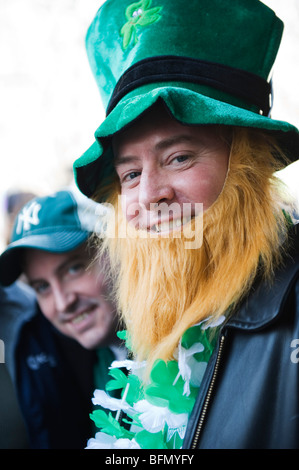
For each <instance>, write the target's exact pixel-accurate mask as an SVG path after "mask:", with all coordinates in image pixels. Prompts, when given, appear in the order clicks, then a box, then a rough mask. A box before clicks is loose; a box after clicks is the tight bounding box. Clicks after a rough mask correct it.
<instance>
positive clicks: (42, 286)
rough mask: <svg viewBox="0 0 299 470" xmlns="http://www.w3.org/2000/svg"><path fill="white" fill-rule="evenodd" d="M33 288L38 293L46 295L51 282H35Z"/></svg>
mask: <svg viewBox="0 0 299 470" xmlns="http://www.w3.org/2000/svg"><path fill="white" fill-rule="evenodd" d="M33 289H34V290H35V292H36V293H37V294H38V295H45V294H46V293H47V291H48V289H49V284H48V283H47V282H40V283H39V284H34V285H33Z"/></svg>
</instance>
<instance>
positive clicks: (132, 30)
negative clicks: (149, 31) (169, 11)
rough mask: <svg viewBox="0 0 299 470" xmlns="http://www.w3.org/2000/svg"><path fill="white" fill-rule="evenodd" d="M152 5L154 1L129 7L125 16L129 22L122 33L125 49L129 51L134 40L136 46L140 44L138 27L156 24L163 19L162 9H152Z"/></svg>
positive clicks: (143, 1)
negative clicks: (128, 48)
mask: <svg viewBox="0 0 299 470" xmlns="http://www.w3.org/2000/svg"><path fill="white" fill-rule="evenodd" d="M151 3H152V0H141V1H140V2H136V3H132V4H131V5H129V6H128V7H127V9H126V13H125V14H126V18H127V20H128V21H127V22H126V23H125V24H124V25H123V27H122V28H121V31H120V34H121V36H122V37H123V48H124V49H127V47H128V46H129V44H130V42H131V41H132V40H133V44H134V45H135V44H136V43H137V42H138V37H137V30H138V27H140V26H148V25H150V24H153V23H156V21H158V20H159V19H160V18H161V15H160V14H159V13H160V11H161V9H162V7H155V8H150V6H151Z"/></svg>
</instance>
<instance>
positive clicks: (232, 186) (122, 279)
mask: <svg viewBox="0 0 299 470" xmlns="http://www.w3.org/2000/svg"><path fill="white" fill-rule="evenodd" d="M274 151H275V152H276V153H277V152H278V149H277V147H276V146H275V143H273V142H272V141H269V137H268V136H266V135H264V134H260V133H258V132H253V134H252V135H251V131H249V130H247V129H235V130H234V138H233V143H232V149H231V155H230V167H229V172H228V177H227V180H226V182H225V185H224V188H223V191H222V193H221V194H220V195H219V197H218V199H217V201H216V202H215V203H214V204H213V206H211V207H210V208H209V209H208V210H207V211H206V212H205V213H204V215H203V224H202V227H203V233H202V244H201V246H200V247H199V248H196V249H186V241H189V238H187V239H186V238H185V237H184V236H183V234H182V237H180V238H161V237H158V238H154V239H153V238H150V237H147V238H143V237H142V236H140V235H139V234H138V233H137V232H136V233H135V234H134V236H129V237H126V238H113V237H107V238H105V239H104V240H103V242H101V248H100V251H101V252H102V251H104V252H108V253H109V257H110V261H111V270H112V275H113V278H114V283H115V295H116V300H117V304H118V308H119V311H120V312H121V316H122V319H123V320H124V322H125V325H126V328H127V330H128V331H129V334H130V338H131V343H132V350H133V353H134V355H135V357H136V358H137V359H138V360H144V359H147V361H148V362H149V363H150V364H152V363H153V361H154V360H155V359H157V358H160V359H164V360H169V359H171V358H172V354H173V352H174V350H175V348H176V346H177V344H178V342H179V339H180V338H181V336H182V334H183V333H184V331H185V330H186V329H187V328H188V327H190V326H192V325H193V324H195V323H197V322H199V321H201V320H203V319H205V318H207V317H211V319H212V320H214V319H215V318H217V317H219V316H220V315H223V314H226V315H232V314H233V313H234V311H235V309H236V307H237V305H238V304H239V302H240V301H241V299H242V298H243V297H244V296H245V295H246V294H247V293H248V291H249V289H250V287H251V286H252V282H253V280H254V278H255V277H256V275H257V273H259V275H262V276H264V277H266V278H268V279H271V276H272V274H273V270H274V268H275V267H276V265H277V264H278V263H279V262H280V260H281V244H282V241H283V240H285V239H286V230H287V228H286V227H287V224H286V221H285V217H284V215H283V213H282V211H281V208H280V201H281V196H280V191H279V190H278V183H277V180H276V178H275V177H273V173H274V171H275V170H276V169H277V168H276V167H275V165H276V160H275V159H274V157H273V155H272V154H274ZM117 196H118V191H117V190H115V191H114V194H113V195H112V196H111V197H110V200H109V201H108V202H110V203H111V204H113V206H114V208H115V214H114V215H115V218H114V217H113V218H112V219H111V220H110V221H109V220H108V231H109V224H110V225H111V224H112V220H113V225H114V223H116V233H118V232H117V226H119V224H124V223H125V222H124V220H123V215H122V212H121V209H120V207H119V203H118V200H119V198H118V197H117ZM191 224H193V225H191V227H190V230H194V228H195V227H194V224H195V221H194V220H193V221H191ZM111 228H112V227H111V226H110V229H111ZM114 229H115V227H113V230H114ZM130 231H131V233H132V228H130V229H129V231H128V233H129V232H130Z"/></svg>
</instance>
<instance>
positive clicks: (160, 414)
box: [134, 400, 188, 432]
mask: <svg viewBox="0 0 299 470" xmlns="http://www.w3.org/2000/svg"><path fill="white" fill-rule="evenodd" d="M134 409H135V411H137V412H139V413H141V414H140V416H139V419H140V422H141V424H142V426H143V427H144V429H145V430H146V431H149V432H159V431H161V430H162V429H163V428H164V426H165V423H167V425H168V427H169V428H180V427H181V426H184V425H186V424H187V421H188V413H180V414H177V413H172V412H171V411H170V410H169V409H168V408H167V407H162V406H155V405H152V404H151V403H149V402H148V401H147V400H140V401H139V402H137V403H135V405H134Z"/></svg>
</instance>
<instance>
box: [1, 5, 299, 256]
mask: <svg viewBox="0 0 299 470" xmlns="http://www.w3.org/2000/svg"><path fill="white" fill-rule="evenodd" d="M232 1H233V0H232ZM102 3H103V0H0V154H1V157H0V158H1V171H0V202H1V204H2V201H3V199H4V194H5V193H6V192H7V191H10V190H17V189H20V190H27V191H28V190H29V191H31V192H34V193H36V194H38V195H42V194H47V193H49V192H52V191H55V190H56V189H59V188H61V187H62V186H63V185H65V184H68V183H70V182H71V180H72V164H73V161H74V160H75V159H76V158H77V157H79V156H80V155H81V154H82V153H83V152H84V151H85V150H86V149H87V148H88V147H89V146H90V145H91V144H92V143H93V133H94V131H95V130H96V128H97V127H98V126H99V124H100V123H101V121H102V120H103V118H104V112H103V108H102V105H101V101H100V97H99V92H98V90H97V87H96V84H95V81H94V79H93V76H92V74H91V71H90V68H89V65H88V61H87V57H86V54H85V46H84V37H85V33H86V30H87V27H88V25H89V24H90V22H91V20H92V19H93V17H94V15H95V13H96V11H97V9H98V8H99V6H100V5H101V4H102ZM264 3H266V4H267V5H268V6H270V7H271V8H272V9H273V10H274V11H275V12H276V14H277V15H278V16H279V17H280V18H281V19H282V20H283V21H284V23H285V32H284V37H283V41H282V45H281V48H280V51H279V53H278V57H277V61H276V64H275V68H274V91H275V97H274V109H273V112H272V117H273V118H275V119H281V120H286V121H289V122H291V123H292V124H294V125H296V126H297V127H299V111H298V109H299V107H298V105H299V93H298V81H299V63H298V46H299V28H298V24H299V0H284V1H282V0H264ZM289 173H290V175H291V177H292V179H291V180H290V184H291V185H292V186H293V187H295V189H296V188H297V187H298V174H299V172H298V170H296V171H294V170H292V171H290V172H289ZM298 194H299V193H298ZM3 223H4V222H3V218H2V217H1V213H0V233H1V230H2V228H3ZM0 244H1V238H0ZM0 248H1V245H0Z"/></svg>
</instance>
